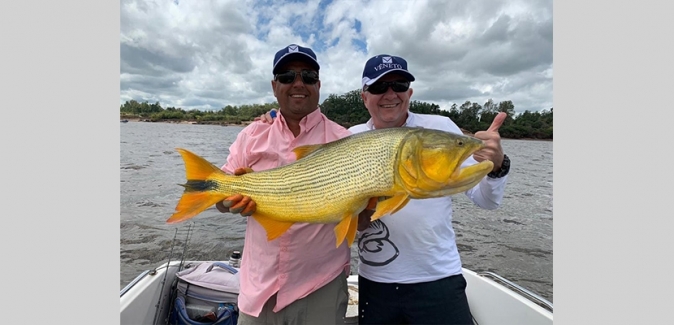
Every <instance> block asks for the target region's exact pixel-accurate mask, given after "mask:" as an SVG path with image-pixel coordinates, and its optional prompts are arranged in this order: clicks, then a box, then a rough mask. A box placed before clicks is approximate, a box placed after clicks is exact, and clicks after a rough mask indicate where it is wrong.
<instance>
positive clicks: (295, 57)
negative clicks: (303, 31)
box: [271, 52, 320, 74]
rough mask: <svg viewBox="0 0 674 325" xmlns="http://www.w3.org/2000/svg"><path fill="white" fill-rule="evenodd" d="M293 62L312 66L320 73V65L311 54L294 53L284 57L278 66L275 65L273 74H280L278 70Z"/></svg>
mask: <svg viewBox="0 0 674 325" xmlns="http://www.w3.org/2000/svg"><path fill="white" fill-rule="evenodd" d="M291 61H302V62H307V63H309V64H311V66H312V67H313V68H314V69H316V71H318V70H319V69H320V66H319V65H318V62H316V60H314V58H312V57H311V56H310V55H309V54H306V53H302V52H293V53H287V54H285V55H284V56H282V57H281V59H280V60H278V62H276V64H274V67H273V68H272V71H271V72H272V74H276V73H278V71H277V70H278V69H279V68H281V67H283V66H284V65H286V64H287V63H288V62H291Z"/></svg>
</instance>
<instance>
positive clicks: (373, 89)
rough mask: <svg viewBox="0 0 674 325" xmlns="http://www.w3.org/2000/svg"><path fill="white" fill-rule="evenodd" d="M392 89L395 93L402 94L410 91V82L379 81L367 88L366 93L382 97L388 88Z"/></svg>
mask: <svg viewBox="0 0 674 325" xmlns="http://www.w3.org/2000/svg"><path fill="white" fill-rule="evenodd" d="M389 87H391V89H393V91H395V92H397V93H401V92H403V91H407V89H410V82H409V81H400V80H399V81H379V82H375V83H373V84H371V85H369V86H365V89H363V90H364V91H368V92H370V94H375V95H381V94H383V93H385V92H386V91H387V90H388V88H389Z"/></svg>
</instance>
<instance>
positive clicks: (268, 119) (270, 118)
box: [253, 108, 278, 124]
mask: <svg viewBox="0 0 674 325" xmlns="http://www.w3.org/2000/svg"><path fill="white" fill-rule="evenodd" d="M272 112H273V113H272ZM277 113H278V111H277V110H276V109H275V108H272V109H271V110H269V112H267V113H264V114H262V115H260V116H258V117H256V118H254V119H253V121H260V122H264V123H267V124H271V123H272V122H274V118H275V117H276V114H277Z"/></svg>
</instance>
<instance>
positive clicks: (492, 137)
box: [473, 112, 508, 171]
mask: <svg viewBox="0 0 674 325" xmlns="http://www.w3.org/2000/svg"><path fill="white" fill-rule="evenodd" d="M506 116H508V115H507V114H506V113H505V112H500V113H498V114H496V116H495V117H494V121H493V122H491V126H489V129H487V131H478V132H476V133H475V135H474V137H475V138H478V139H480V140H482V141H484V144H485V147H484V148H482V149H480V150H478V151H477V152H475V153H474V154H473V158H475V160H477V161H478V162H480V161H484V160H491V162H493V163H494V169H492V171H498V170H500V169H501V164H502V163H503V148H502V147H501V135H500V134H499V133H498V129H499V128H500V127H501V125H502V124H503V121H505V118H506Z"/></svg>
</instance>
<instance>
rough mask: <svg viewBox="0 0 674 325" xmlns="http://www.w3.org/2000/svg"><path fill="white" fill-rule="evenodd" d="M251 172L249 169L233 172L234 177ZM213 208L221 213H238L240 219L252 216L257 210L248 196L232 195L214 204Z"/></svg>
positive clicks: (243, 168) (242, 168) (241, 168)
mask: <svg viewBox="0 0 674 325" xmlns="http://www.w3.org/2000/svg"><path fill="white" fill-rule="evenodd" d="M252 172H253V170H252V169H251V168H250V167H240V168H237V169H235V170H234V175H236V176H240V175H243V174H246V173H252ZM215 207H216V208H217V209H218V211H220V212H222V213H225V212H230V213H240V214H241V216H242V217H248V216H251V215H253V213H254V212H255V210H256V209H257V204H255V201H253V200H252V199H251V198H250V196H244V195H241V194H234V195H232V196H229V197H227V198H225V199H224V200H222V201H221V202H218V203H216V204H215Z"/></svg>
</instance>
